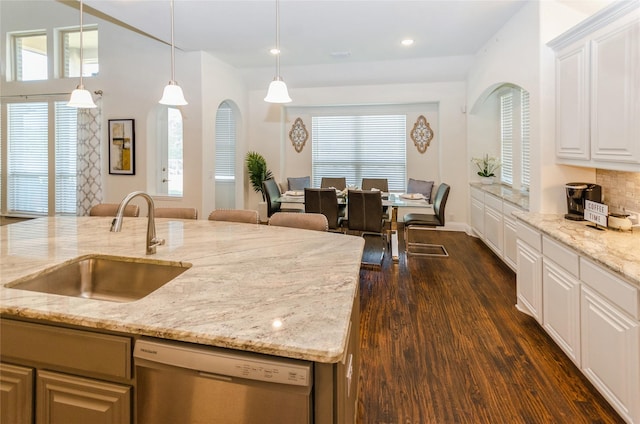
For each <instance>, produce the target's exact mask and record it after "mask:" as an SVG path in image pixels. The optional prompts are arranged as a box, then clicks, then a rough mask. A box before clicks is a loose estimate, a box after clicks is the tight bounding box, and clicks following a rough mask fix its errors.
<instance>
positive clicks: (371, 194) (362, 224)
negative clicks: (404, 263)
mask: <svg viewBox="0 0 640 424" xmlns="http://www.w3.org/2000/svg"><path fill="white" fill-rule="evenodd" d="M347 197H348V199H349V200H348V206H347V208H348V214H347V228H348V230H349V231H350V232H355V233H357V234H360V235H361V236H362V237H363V238H364V239H365V245H364V252H363V254H362V264H363V265H372V266H375V267H380V266H381V265H382V260H383V259H384V253H385V250H386V248H385V245H386V243H385V240H384V239H385V234H384V231H383V226H384V221H383V219H382V193H381V192H380V191H365V190H349V192H348V194H347Z"/></svg>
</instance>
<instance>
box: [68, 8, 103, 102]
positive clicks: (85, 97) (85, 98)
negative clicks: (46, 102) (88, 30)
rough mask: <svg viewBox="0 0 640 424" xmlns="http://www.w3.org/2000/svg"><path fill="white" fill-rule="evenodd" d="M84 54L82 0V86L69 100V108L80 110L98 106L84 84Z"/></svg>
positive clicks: (73, 92) (74, 91) (78, 87)
mask: <svg viewBox="0 0 640 424" xmlns="http://www.w3.org/2000/svg"><path fill="white" fill-rule="evenodd" d="M83 54H84V53H83V45H82V0H80V84H78V86H77V87H76V89H75V90H73V91H72V92H71V98H69V103H67V106H69V107H75V108H79V109H93V108H95V107H97V106H96V104H95V103H94V102H93V98H92V97H91V93H89V91H88V90H85V88H84V84H83V83H82V65H83V62H84V57H83Z"/></svg>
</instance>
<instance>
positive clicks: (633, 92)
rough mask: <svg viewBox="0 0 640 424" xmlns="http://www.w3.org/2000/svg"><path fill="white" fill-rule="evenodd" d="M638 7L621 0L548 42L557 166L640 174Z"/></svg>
mask: <svg viewBox="0 0 640 424" xmlns="http://www.w3.org/2000/svg"><path fill="white" fill-rule="evenodd" d="M639 4H640V3H638V2H617V3H615V4H613V5H611V6H610V7H608V8H605V9H603V10H602V11H601V12H600V13H598V14H596V15H594V16H593V17H591V18H589V19H587V20H585V21H584V22H583V23H581V24H579V25H577V26H576V27H574V28H572V29H571V30H569V31H567V32H566V33H565V34H563V35H561V36H560V37H558V38H556V39H554V40H552V41H551V42H550V43H549V45H550V46H551V47H553V48H554V50H555V51H556V157H557V159H558V163H564V164H569V165H578V166H588V167H596V168H602V169H613V170H620V171H632V172H637V171H638V170H640V143H639V142H638V140H640V121H639V120H638V119H637V116H638V114H640V104H639V103H638V101H637V99H638V98H640V6H639Z"/></svg>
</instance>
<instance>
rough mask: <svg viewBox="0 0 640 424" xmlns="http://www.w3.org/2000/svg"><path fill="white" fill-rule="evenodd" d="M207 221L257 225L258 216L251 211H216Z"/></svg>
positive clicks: (258, 221) (255, 212)
mask: <svg viewBox="0 0 640 424" xmlns="http://www.w3.org/2000/svg"><path fill="white" fill-rule="evenodd" d="M209 220H210V221H226V222H241V223H245V224H259V223H260V215H259V214H258V211H256V210H252V209H216V210H214V211H213V212H211V213H210V214H209Z"/></svg>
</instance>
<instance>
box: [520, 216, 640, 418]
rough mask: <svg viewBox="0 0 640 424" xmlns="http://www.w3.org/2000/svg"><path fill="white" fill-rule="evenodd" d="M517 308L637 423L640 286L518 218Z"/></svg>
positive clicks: (624, 415) (639, 412)
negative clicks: (531, 317) (535, 321)
mask: <svg viewBox="0 0 640 424" xmlns="http://www.w3.org/2000/svg"><path fill="white" fill-rule="evenodd" d="M516 228H517V235H518V241H517V249H518V261H517V265H518V270H517V302H518V303H517V308H518V309H519V310H520V311H522V312H525V313H527V314H529V315H531V316H533V317H534V318H536V320H537V321H538V322H539V323H540V324H541V325H542V327H543V328H544V329H545V331H546V332H547V333H548V334H549V335H550V336H551V337H552V338H553V340H554V341H555V342H556V343H557V344H558V346H560V348H562V350H563V351H564V352H565V353H566V354H567V356H568V357H569V358H571V360H572V361H573V362H574V363H575V364H576V366H578V367H579V368H580V369H581V371H582V372H583V373H584V374H585V375H586V376H587V378H588V379H589V380H590V381H591V382H592V383H593V385H594V386H595V387H596V388H597V389H598V391H600V393H601V394H602V395H603V396H604V397H605V398H606V399H607V400H608V401H609V403H610V404H611V405H612V406H613V408H615V409H616V411H618V413H619V414H620V416H621V417H622V418H623V419H624V420H625V421H626V422H628V423H640V289H639V288H638V287H636V286H634V285H631V284H629V283H628V282H626V281H624V280H623V279H621V278H619V277H618V276H617V275H615V274H614V273H612V272H610V271H608V270H606V269H604V268H603V267H601V266H600V265H598V264H597V263H595V262H593V261H591V260H590V259H588V258H585V257H584V256H581V254H579V253H577V252H576V251H574V250H573V249H571V248H570V247H569V246H566V245H564V244H563V243H561V242H558V241H556V240H554V239H551V238H550V237H549V236H547V235H544V236H542V235H541V233H540V232H539V231H538V230H536V229H535V228H533V227H531V226H529V225H528V224H526V223H523V222H522V221H520V220H518V221H517V224H516Z"/></svg>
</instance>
